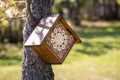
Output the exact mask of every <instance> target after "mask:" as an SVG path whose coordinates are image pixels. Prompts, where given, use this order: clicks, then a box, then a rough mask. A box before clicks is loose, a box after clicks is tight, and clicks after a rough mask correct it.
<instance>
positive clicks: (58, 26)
mask: <svg viewBox="0 0 120 80" xmlns="http://www.w3.org/2000/svg"><path fill="white" fill-rule="evenodd" d="M75 43H81V40H80V38H79V37H78V36H77V35H76V34H75V32H74V31H73V30H72V29H71V28H70V27H69V25H68V24H67V23H66V21H65V20H64V19H63V18H62V17H61V16H60V15H59V14H54V15H50V16H48V17H45V18H42V19H41V21H40V22H39V24H38V25H37V26H36V28H35V29H34V30H33V32H32V34H31V35H30V37H29V38H28V39H27V41H26V42H25V44H24V46H26V47H31V48H32V49H33V50H34V51H35V52H36V53H37V54H38V55H40V57H41V58H42V59H43V60H44V61H45V62H46V63H49V64H61V63H63V61H64V60H65V58H66V56H67V55H68V53H69V51H70V50H71V48H72V47H73V45H74V44H75Z"/></svg>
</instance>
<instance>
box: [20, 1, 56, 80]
mask: <svg viewBox="0 0 120 80" xmlns="http://www.w3.org/2000/svg"><path fill="white" fill-rule="evenodd" d="M52 4H53V0H32V2H31V5H30V9H31V13H32V15H33V18H34V21H35V22H36V23H33V22H31V21H32V20H31V19H30V15H29V14H28V15H27V19H26V24H25V26H24V29H23V40H24V41H23V44H24V43H25V41H26V40H27V39H28V37H29V36H30V34H31V33H32V31H33V30H34V28H35V27H36V25H37V23H38V22H39V21H40V19H41V18H43V17H45V16H47V15H50V14H51V7H52ZM31 23H32V24H31ZM22 80H54V73H53V70H52V67H51V65H49V64H46V63H45V62H44V61H43V60H42V59H41V57H39V56H38V55H37V54H36V53H35V52H34V51H33V50H32V49H31V48H30V47H23V54H22Z"/></svg>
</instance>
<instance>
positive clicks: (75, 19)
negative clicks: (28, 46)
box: [0, 0, 120, 43]
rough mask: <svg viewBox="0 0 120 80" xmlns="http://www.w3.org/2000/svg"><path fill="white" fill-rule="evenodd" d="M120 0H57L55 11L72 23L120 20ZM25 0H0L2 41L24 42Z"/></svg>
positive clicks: (77, 24)
mask: <svg viewBox="0 0 120 80" xmlns="http://www.w3.org/2000/svg"><path fill="white" fill-rule="evenodd" d="M119 4H120V0H55V4H54V6H53V13H60V14H61V15H62V16H64V18H66V19H69V20H70V21H71V22H72V24H74V25H76V26H82V25H81V23H80V22H81V20H83V19H84V20H94V21H96V20H119V19H120V6H119ZM25 12H26V9H25V0H0V42H12V43H17V42H22V28H23V26H24V22H25V19H24V18H25Z"/></svg>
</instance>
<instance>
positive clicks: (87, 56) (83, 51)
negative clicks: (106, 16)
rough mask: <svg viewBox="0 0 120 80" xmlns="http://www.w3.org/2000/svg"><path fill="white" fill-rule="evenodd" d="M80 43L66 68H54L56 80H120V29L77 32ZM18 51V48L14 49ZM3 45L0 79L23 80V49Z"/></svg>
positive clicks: (108, 28)
mask: <svg viewBox="0 0 120 80" xmlns="http://www.w3.org/2000/svg"><path fill="white" fill-rule="evenodd" d="M76 31H77V34H78V35H79V36H80V37H81V39H82V41H83V42H82V44H76V45H75V46H74V47H73V48H72V50H71V51H70V53H69V55H68V57H67V58H66V60H65V62H64V63H63V64H62V65H53V70H54V73H55V80H120V26H118V25H117V26H116V25H111V26H106V27H86V28H81V29H79V30H78V29H76ZM14 48H15V47H14ZM14 48H13V50H12V49H9V48H8V47H7V46H2V47H1V45H0V52H2V55H1V56H0V80H10V79H12V80H20V79H21V53H22V50H21V48H17V49H16V50H15V49H14Z"/></svg>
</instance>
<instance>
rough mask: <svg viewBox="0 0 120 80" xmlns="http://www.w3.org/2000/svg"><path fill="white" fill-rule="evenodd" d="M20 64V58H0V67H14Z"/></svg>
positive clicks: (3, 56)
mask: <svg viewBox="0 0 120 80" xmlns="http://www.w3.org/2000/svg"><path fill="white" fill-rule="evenodd" d="M20 63H21V56H18V55H16V56H5V55H2V56H0V66H5V65H7V66H8V65H16V64H20Z"/></svg>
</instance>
